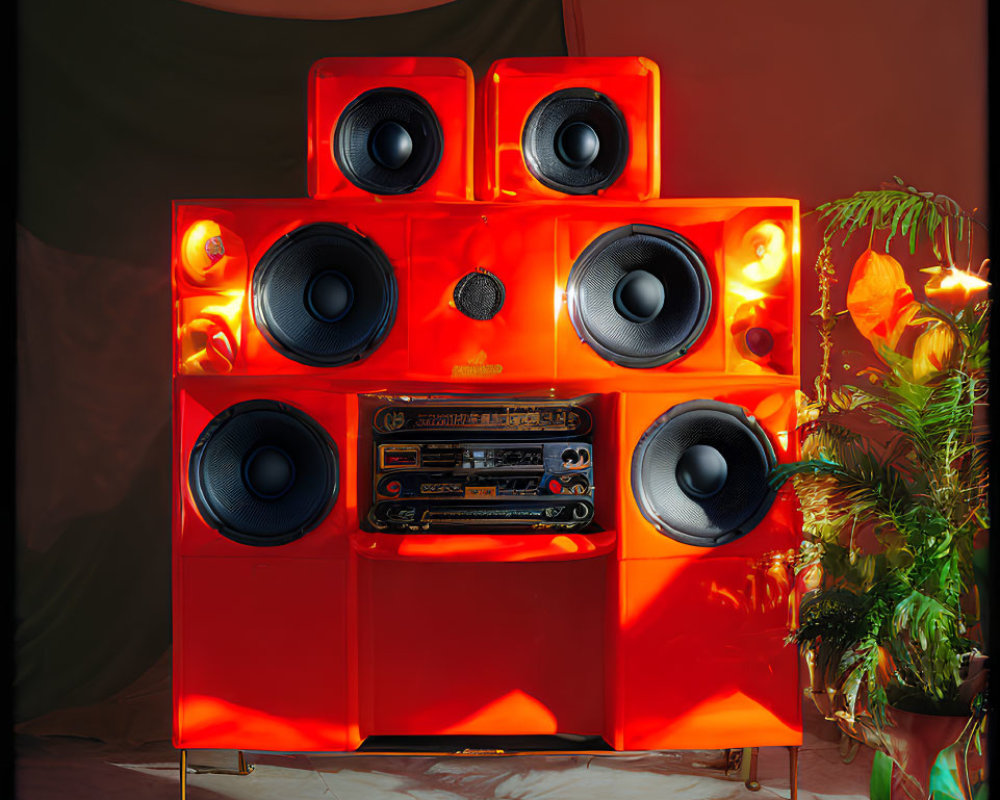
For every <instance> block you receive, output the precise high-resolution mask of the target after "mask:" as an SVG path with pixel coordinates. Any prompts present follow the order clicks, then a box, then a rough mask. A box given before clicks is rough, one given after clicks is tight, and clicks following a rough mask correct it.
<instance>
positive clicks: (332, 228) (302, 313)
mask: <svg viewBox="0 0 1000 800" xmlns="http://www.w3.org/2000/svg"><path fill="white" fill-rule="evenodd" d="M396 298H397V287H396V276H395V274H394V273H393V270H392V266H391V265H390V264H389V260H388V259H387V258H386V256H385V254H384V253H383V252H382V251H381V250H380V249H379V248H378V247H377V246H375V245H374V244H373V243H372V242H371V241H370V240H369V239H366V238H365V237H363V236H361V235H359V234H357V233H355V232H354V231H352V230H350V229H349V228H345V227H343V226H341V225H333V224H329V223H317V224H314V225H307V226H305V227H303V228H299V229H297V230H295V231H292V232H291V233H289V234H286V235H285V236H282V237H281V239H279V240H278V241H277V242H276V243H275V244H274V245H273V246H272V247H271V248H270V249H269V250H268V251H267V252H266V253H265V254H264V256H263V257H262V258H261V260H260V261H259V262H258V264H257V266H256V268H255V269H254V274H253V308H254V316H255V317H256V322H257V327H258V328H259V329H260V330H261V332H262V333H263V334H264V337H265V338H266V339H267V340H268V342H270V344H271V346H272V347H274V348H275V349H276V350H278V352H280V353H282V354H284V355H285V356H287V357H288V358H291V359H294V360H296V361H300V362H301V363H303V364H309V365H311V366H318V367H335V366H340V365H343V364H348V363H350V362H352V361H357V360H359V359H361V358H364V357H365V356H367V355H368V354H370V353H371V352H372V351H373V350H375V348H377V347H378V346H379V345H380V344H381V343H382V340H383V339H384V338H385V337H386V335H387V334H388V333H389V329H390V328H391V327H392V323H393V321H394V320H395V318H396Z"/></svg>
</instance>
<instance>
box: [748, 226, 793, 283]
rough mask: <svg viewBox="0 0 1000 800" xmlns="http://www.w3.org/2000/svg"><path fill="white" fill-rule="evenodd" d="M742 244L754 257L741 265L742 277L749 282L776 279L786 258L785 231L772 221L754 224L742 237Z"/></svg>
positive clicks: (765, 281)
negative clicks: (743, 265)
mask: <svg viewBox="0 0 1000 800" xmlns="http://www.w3.org/2000/svg"><path fill="white" fill-rule="evenodd" d="M743 246H744V248H746V249H748V250H749V252H750V254H751V255H752V256H753V258H754V259H755V260H754V261H751V262H750V263H748V264H747V265H746V266H745V267H743V277H744V278H746V279H747V280H748V281H750V282H751V283H756V284H767V283H771V282H772V281H775V280H777V279H778V278H779V277H780V276H781V272H782V270H783V269H784V268H785V262H786V261H787V260H788V250H787V249H786V247H785V232H784V231H783V230H782V229H781V227H780V226H779V225H775V224H774V223H773V222H761V223H760V224H759V225H755V226H754V227H752V228H751V229H750V230H749V231H747V234H746V236H744V237H743Z"/></svg>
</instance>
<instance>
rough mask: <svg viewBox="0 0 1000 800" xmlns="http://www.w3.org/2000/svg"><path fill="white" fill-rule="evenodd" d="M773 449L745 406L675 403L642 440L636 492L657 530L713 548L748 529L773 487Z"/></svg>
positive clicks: (636, 457)
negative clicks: (771, 482)
mask: <svg viewBox="0 0 1000 800" xmlns="http://www.w3.org/2000/svg"><path fill="white" fill-rule="evenodd" d="M775 462H776V459H775V455H774V448H773V447H771V443H770V442H769V441H768V439H767V435H766V434H765V433H764V430H763V429H762V428H761V426H760V424H759V423H758V422H757V421H756V420H755V419H754V418H753V417H750V416H748V415H747V413H746V412H745V411H744V410H743V409H742V408H740V407H739V406H734V405H731V404H728V403H720V402H718V401H715V400H692V401H690V402H687V403H681V404H680V405H677V406H674V407H673V408H672V409H670V410H669V411H668V412H667V413H665V414H663V415H662V416H661V417H659V419H657V420H656V421H655V422H654V423H653V424H652V425H651V426H650V427H649V428H648V429H647V430H646V432H645V433H644V434H643V435H642V438H640V439H639V443H638V444H637V445H636V448H635V451H634V453H633V455H632V494H633V496H634V497H635V500H636V503H637V504H638V506H639V510H640V511H642V515H643V516H644V517H645V518H646V519H648V520H649V521H650V522H651V523H652V524H653V525H654V526H655V527H656V529H657V530H659V531H660V532H661V533H662V534H664V535H665V536H669V537H670V538H671V539H675V540H677V541H679V542H683V543H684V544H692V545H699V546H702V547H715V546H718V545H721V544H726V543H727V542H731V541H733V540H734V539H737V538H739V537H740V536H743V535H745V534H746V533H749V532H750V531H751V530H752V529H753V528H754V527H755V526H756V525H757V523H759V522H760V521H761V519H763V518H764V515H765V514H766V513H767V511H768V509H769V508H770V507H771V503H772V502H773V501H774V497H775V492H774V490H773V489H772V488H771V486H770V485H769V483H768V475H769V473H770V471H771V469H773V467H774V465H775Z"/></svg>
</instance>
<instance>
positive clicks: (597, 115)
mask: <svg viewBox="0 0 1000 800" xmlns="http://www.w3.org/2000/svg"><path fill="white" fill-rule="evenodd" d="M521 150H522V152H523V153H524V162H525V164H526V165H527V167H528V171H529V172H530V173H531V174H532V175H534V176H535V178H537V179H538V180H539V181H540V182H541V183H543V184H544V185H545V186H548V187H549V188H550V189H556V190H557V191H560V192H563V193H565V194H594V193H595V192H598V191H600V190H601V189H606V188H607V187H608V186H610V185H611V184H612V183H614V182H615V181H616V180H618V178H619V177H621V174H622V172H623V171H624V170H625V164H626V162H627V161H628V154H629V138H628V126H627V125H626V124H625V117H624V115H623V114H622V113H621V111H620V110H619V109H618V106H616V105H615V104H614V102H612V100H611V99H610V98H609V97H606V96H605V95H603V94H600V93H598V92H595V91H594V90H593V89H563V90H562V91H559V92H555V93H554V94H550V95H549V96H548V97H546V98H545V99H544V100H542V101H541V102H540V103H538V105H536V106H535V107H534V108H533V109H532V111H531V113H530V114H529V115H528V120H527V122H526V123H525V125H524V131H523V132H522V135H521Z"/></svg>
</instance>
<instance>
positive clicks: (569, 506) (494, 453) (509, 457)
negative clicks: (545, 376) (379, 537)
mask: <svg viewBox="0 0 1000 800" xmlns="http://www.w3.org/2000/svg"><path fill="white" fill-rule="evenodd" d="M590 432H591V415H590V412H589V411H588V410H587V409H586V408H584V407H582V406H581V405H577V404H575V403H571V402H554V401H553V402H550V401H539V402H503V401H494V402H491V403H477V404H471V405H456V404H448V405H443V404H436V403H426V404H423V403H406V404H403V405H391V406H383V407H381V408H379V409H378V410H377V411H376V412H375V414H374V416H373V423H372V439H373V443H374V450H373V453H372V466H373V469H372V473H373V481H372V508H371V511H370V513H369V515H368V521H369V523H370V524H371V525H372V527H374V528H375V529H377V530H387V531H400V532H404V531H434V530H452V531H457V529H459V528H462V529H473V530H475V529H486V528H489V529H501V530H548V529H552V528H562V529H567V530H574V529H579V528H584V527H586V526H587V525H588V524H590V522H591V521H592V520H593V517H594V463H593V462H594V453H593V446H592V443H591V439H590Z"/></svg>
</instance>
